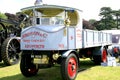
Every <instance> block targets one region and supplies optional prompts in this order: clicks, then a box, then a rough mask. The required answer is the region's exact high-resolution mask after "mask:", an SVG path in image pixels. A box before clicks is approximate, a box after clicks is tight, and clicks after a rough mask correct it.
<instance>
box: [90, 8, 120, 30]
mask: <svg viewBox="0 0 120 80" xmlns="http://www.w3.org/2000/svg"><path fill="white" fill-rule="evenodd" d="M99 16H100V18H101V19H100V20H99V21H96V20H95V19H90V20H89V22H90V23H91V24H92V25H93V26H95V28H96V29H97V30H111V29H120V9H119V10H112V9H111V8H110V7H102V8H101V9H100V13H99Z"/></svg>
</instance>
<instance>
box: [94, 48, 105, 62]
mask: <svg viewBox="0 0 120 80" xmlns="http://www.w3.org/2000/svg"><path fill="white" fill-rule="evenodd" d="M93 61H94V62H95V64H100V63H101V62H107V50H106V48H103V49H101V55H94V56H93Z"/></svg>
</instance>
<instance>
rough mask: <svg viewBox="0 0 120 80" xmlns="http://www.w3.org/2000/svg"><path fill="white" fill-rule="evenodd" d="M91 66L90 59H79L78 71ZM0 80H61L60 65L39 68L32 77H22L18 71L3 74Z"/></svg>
mask: <svg viewBox="0 0 120 80" xmlns="http://www.w3.org/2000/svg"><path fill="white" fill-rule="evenodd" d="M93 66H95V65H94V63H93V62H92V61H90V60H82V61H80V70H79V73H80V72H82V71H86V70H88V69H90V68H91V67H93ZM18 68H19V67H18ZM3 72H4V71H3ZM79 73H78V74H79ZM0 80H62V78H61V73H60V65H57V66H54V67H52V68H47V69H40V70H39V72H38V74H37V75H36V76H33V77H24V76H23V75H22V74H21V73H20V72H18V74H17V75H16V74H15V75H14V74H13V76H4V77H2V78H0Z"/></svg>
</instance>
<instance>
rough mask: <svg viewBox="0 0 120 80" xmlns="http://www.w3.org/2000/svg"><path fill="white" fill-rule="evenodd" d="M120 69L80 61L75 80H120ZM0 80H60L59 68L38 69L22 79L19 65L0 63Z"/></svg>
mask: <svg viewBox="0 0 120 80" xmlns="http://www.w3.org/2000/svg"><path fill="white" fill-rule="evenodd" d="M119 75H120V67H119V66H118V67H103V66H95V65H94V63H93V62H91V61H90V60H89V59H87V60H81V62H80V70H79V72H78V75H77V78H76V80H120V77H119ZM0 80H62V79H61V75H60V66H59V65H56V66H55V67H52V68H48V69H40V70H39V72H38V74H37V75H36V76H34V77H30V78H26V77H24V76H23V75H22V74H21V72H20V69H19V64H17V65H13V66H7V67H5V66H4V64H3V63H0Z"/></svg>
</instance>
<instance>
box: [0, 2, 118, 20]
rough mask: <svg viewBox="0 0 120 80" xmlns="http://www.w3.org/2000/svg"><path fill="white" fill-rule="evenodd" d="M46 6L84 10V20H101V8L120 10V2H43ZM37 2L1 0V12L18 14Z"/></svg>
mask: <svg viewBox="0 0 120 80" xmlns="http://www.w3.org/2000/svg"><path fill="white" fill-rule="evenodd" d="M42 1H43V3H44V4H53V5H63V6H69V7H74V8H78V9H80V10H83V18H84V19H86V20H89V19H99V18H100V17H99V13H100V8H101V7H111V8H112V9H114V10H119V9H120V0H42ZM34 2H35V0H0V12H2V13H5V12H9V13H16V12H18V11H20V9H21V8H24V7H28V6H33V5H34Z"/></svg>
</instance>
